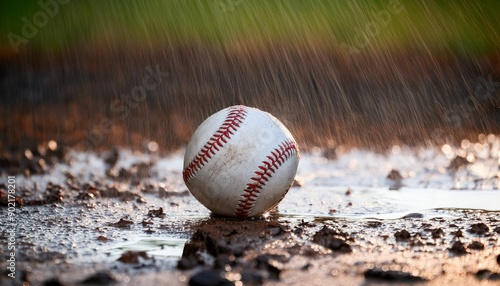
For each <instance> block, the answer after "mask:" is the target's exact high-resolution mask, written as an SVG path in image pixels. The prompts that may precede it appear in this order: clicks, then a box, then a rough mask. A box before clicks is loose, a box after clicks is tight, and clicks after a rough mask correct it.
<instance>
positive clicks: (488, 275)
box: [476, 269, 500, 281]
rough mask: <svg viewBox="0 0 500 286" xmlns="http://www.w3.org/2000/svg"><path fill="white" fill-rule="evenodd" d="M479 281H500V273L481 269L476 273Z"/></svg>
mask: <svg viewBox="0 0 500 286" xmlns="http://www.w3.org/2000/svg"><path fill="white" fill-rule="evenodd" d="M476 278H477V279H481V280H482V279H488V280H495V281H496V280H500V273H496V272H491V271H490V270H488V269H481V270H478V271H477V272H476Z"/></svg>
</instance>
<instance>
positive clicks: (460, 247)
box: [449, 240, 467, 255]
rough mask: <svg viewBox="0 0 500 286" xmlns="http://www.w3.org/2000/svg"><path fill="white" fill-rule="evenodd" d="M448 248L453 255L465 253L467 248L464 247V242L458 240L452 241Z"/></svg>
mask: <svg viewBox="0 0 500 286" xmlns="http://www.w3.org/2000/svg"><path fill="white" fill-rule="evenodd" d="M449 250H450V252H453V253H454V254H455V255H464V254H467V250H466V249H465V247H464V244H463V243H462V242H461V241H460V240H457V241H455V243H453V245H452V246H451V248H450V249H449Z"/></svg>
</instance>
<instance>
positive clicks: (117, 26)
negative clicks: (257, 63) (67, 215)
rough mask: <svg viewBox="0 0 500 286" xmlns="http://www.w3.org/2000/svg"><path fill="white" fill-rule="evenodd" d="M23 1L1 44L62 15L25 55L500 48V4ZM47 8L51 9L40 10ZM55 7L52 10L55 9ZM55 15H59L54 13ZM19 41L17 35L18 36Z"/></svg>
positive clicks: (7, 20) (11, 12)
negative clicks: (298, 47) (255, 48)
mask: <svg viewBox="0 0 500 286" xmlns="http://www.w3.org/2000/svg"><path fill="white" fill-rule="evenodd" d="M61 2H63V3H64V2H67V3H66V4H63V3H59V2H57V0H40V1H31V0H16V1H5V0H4V1H1V2H0V11H1V15H0V21H1V22H0V34H1V35H2V36H1V41H0V45H1V47H2V48H3V50H4V51H5V50H11V48H12V44H11V42H10V40H9V36H8V35H9V33H14V34H16V35H18V36H23V32H22V30H23V25H25V23H24V22H23V20H22V19H23V18H24V17H25V18H26V19H27V20H28V21H30V22H31V23H33V22H35V21H38V23H40V24H43V23H44V21H43V17H41V16H40V17H39V19H38V20H36V19H35V20H34V19H33V17H34V15H36V13H37V12H39V11H43V7H42V6H51V5H52V6H53V3H57V6H58V7H57V12H56V13H54V16H51V15H49V16H48V21H46V22H47V23H46V24H45V25H43V27H40V28H39V31H38V32H37V33H36V35H34V36H32V37H25V38H26V39H27V40H28V43H23V44H21V45H19V48H21V50H22V49H37V50H42V51H53V50H60V49H64V48H69V47H73V46H81V45H85V46H94V45H98V46H99V47H102V46H105V45H111V46H115V45H128V46H132V47H143V46H146V47H147V46H155V45H164V44H175V43H176V42H179V41H181V42H186V41H201V42H203V43H208V44H213V45H231V44H233V43H240V42H244V43H245V44H247V43H248V42H256V43H268V42H284V41H286V42H288V41H294V42H296V43H300V42H304V41H313V42H320V43H322V44H332V45H335V46H337V47H340V48H342V49H343V50H345V51H348V50H349V49H350V48H361V49H364V48H368V49H384V48H393V47H396V48H397V47H401V46H414V45H418V46H422V47H428V48H430V49H438V50H445V51H446V50H449V51H453V52H456V53H463V54H477V53H490V52H493V51H497V50H498V49H499V48H500V34H499V33H500V17H498V11H500V1H496V0H486V1H397V0H377V1H328V0H311V1H301V0H288V1H283V0H275V1H270V0H207V1H201V0H187V1H184V0H182V1H181V0H165V1H158V0H151V1H139V0H137V1H119V0H107V1H99V0H89V1H81V0H64V1H62V0H61ZM41 3H45V4H41ZM51 9H52V8H51ZM53 10H54V9H53ZM11 36H12V34H11Z"/></svg>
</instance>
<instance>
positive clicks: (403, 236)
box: [394, 229, 411, 241]
mask: <svg viewBox="0 0 500 286" xmlns="http://www.w3.org/2000/svg"><path fill="white" fill-rule="evenodd" d="M394 237H395V238H396V241H407V240H409V239H410V238H411V234H410V233H409V232H408V231H407V230H406V229H403V230H398V231H396V232H395V233H394Z"/></svg>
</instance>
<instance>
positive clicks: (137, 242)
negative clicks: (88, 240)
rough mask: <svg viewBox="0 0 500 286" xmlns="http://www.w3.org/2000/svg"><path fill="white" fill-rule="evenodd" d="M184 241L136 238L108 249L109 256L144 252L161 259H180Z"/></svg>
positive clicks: (177, 239)
mask: <svg viewBox="0 0 500 286" xmlns="http://www.w3.org/2000/svg"><path fill="white" fill-rule="evenodd" d="M186 241H187V240H186V239H181V238H165V237H137V238H134V239H133V240H132V242H130V241H129V242H126V243H122V244H120V245H118V246H114V247H112V248H111V249H109V252H110V253H111V254H115V255H121V254H122V253H124V252H126V251H145V252H146V253H147V254H148V255H150V256H154V257H163V258H180V257H181V256H182V250H183V249H184V244H185V243H186Z"/></svg>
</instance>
